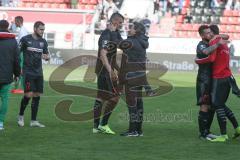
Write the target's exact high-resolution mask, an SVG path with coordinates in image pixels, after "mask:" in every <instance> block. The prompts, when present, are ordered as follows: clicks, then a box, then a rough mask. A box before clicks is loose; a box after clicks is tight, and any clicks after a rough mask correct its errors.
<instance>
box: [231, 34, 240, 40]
mask: <svg viewBox="0 0 240 160" xmlns="http://www.w3.org/2000/svg"><path fill="white" fill-rule="evenodd" d="M232 39H240V33H234V34H233V35H232Z"/></svg>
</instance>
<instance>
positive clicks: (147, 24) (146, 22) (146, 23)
mask: <svg viewBox="0 0 240 160" xmlns="http://www.w3.org/2000/svg"><path fill="white" fill-rule="evenodd" d="M140 23H142V24H143V25H144V27H145V29H146V35H148V31H149V29H150V25H151V20H150V19H149V18H148V14H145V17H144V18H143V19H142V20H141V21H140Z"/></svg>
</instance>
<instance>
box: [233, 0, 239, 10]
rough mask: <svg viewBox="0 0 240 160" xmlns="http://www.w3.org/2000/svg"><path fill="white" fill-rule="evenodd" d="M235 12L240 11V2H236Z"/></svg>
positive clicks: (237, 0)
mask: <svg viewBox="0 0 240 160" xmlns="http://www.w3.org/2000/svg"><path fill="white" fill-rule="evenodd" d="M234 10H240V0H236V2H235V5H234Z"/></svg>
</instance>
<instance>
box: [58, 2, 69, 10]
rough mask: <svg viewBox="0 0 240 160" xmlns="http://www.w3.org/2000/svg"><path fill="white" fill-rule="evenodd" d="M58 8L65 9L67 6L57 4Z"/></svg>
mask: <svg viewBox="0 0 240 160" xmlns="http://www.w3.org/2000/svg"><path fill="white" fill-rule="evenodd" d="M59 8H61V9H66V8H67V4H65V3H62V4H59Z"/></svg>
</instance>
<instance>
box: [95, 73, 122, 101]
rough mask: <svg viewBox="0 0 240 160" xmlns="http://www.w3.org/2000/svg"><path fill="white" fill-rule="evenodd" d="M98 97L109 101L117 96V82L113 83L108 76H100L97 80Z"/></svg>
mask: <svg viewBox="0 0 240 160" xmlns="http://www.w3.org/2000/svg"><path fill="white" fill-rule="evenodd" d="M97 88H98V93H97V97H98V98H101V99H109V98H111V97H112V96H113V97H114V96H116V95H117V93H118V92H117V82H116V81H115V82H114V81H112V80H111V78H110V76H109V75H108V74H100V75H99V76H98V79H97Z"/></svg>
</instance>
